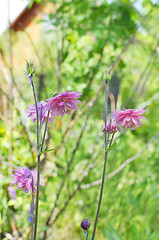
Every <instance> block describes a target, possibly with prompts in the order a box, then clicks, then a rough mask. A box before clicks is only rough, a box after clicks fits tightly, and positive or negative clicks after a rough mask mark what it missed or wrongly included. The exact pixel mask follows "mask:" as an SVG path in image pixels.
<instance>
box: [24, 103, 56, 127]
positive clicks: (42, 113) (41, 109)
mask: <svg viewBox="0 0 159 240" xmlns="http://www.w3.org/2000/svg"><path fill="white" fill-rule="evenodd" d="M37 105H38V116H39V120H40V119H41V123H42V125H43V124H44V123H45V122H46V120H47V115H48V110H47V108H46V102H45V101H41V102H39V103H38V104H37ZM27 107H28V109H27V110H26V113H29V115H28V117H30V118H31V119H32V122H35V121H36V119H37V115H36V106H35V104H34V105H27ZM48 121H49V122H52V121H53V117H52V112H51V111H50V114H49V119H48Z"/></svg>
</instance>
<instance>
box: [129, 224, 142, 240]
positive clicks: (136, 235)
mask: <svg viewBox="0 0 159 240" xmlns="http://www.w3.org/2000/svg"><path fill="white" fill-rule="evenodd" d="M131 240H140V235H139V232H138V230H137V227H136V223H135V222H133V224H132V226H131Z"/></svg>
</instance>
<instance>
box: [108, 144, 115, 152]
mask: <svg viewBox="0 0 159 240" xmlns="http://www.w3.org/2000/svg"><path fill="white" fill-rule="evenodd" d="M116 144H117V143H116V142H115V143H113V144H112V145H111V146H110V147H109V148H108V149H107V152H109V151H110V150H111V149H112V148H113V147H114V146H115V145H116Z"/></svg>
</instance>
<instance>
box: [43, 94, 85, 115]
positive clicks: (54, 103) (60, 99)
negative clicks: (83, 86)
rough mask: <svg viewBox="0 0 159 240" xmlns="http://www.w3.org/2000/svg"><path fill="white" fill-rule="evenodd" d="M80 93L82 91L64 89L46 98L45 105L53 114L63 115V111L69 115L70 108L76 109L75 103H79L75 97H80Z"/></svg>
mask: <svg viewBox="0 0 159 240" xmlns="http://www.w3.org/2000/svg"><path fill="white" fill-rule="evenodd" d="M80 95H82V93H79V92H70V91H66V92H63V93H60V94H59V95H58V96H55V97H51V98H49V99H47V100H46V101H47V104H46V106H47V108H48V110H51V111H52V113H53V116H60V115H61V116H63V115H64V114H65V113H66V114H67V115H70V114H71V111H72V110H74V111H77V106H76V104H77V103H80V101H79V100H77V98H80Z"/></svg>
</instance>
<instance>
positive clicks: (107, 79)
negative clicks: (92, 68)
mask: <svg viewBox="0 0 159 240" xmlns="http://www.w3.org/2000/svg"><path fill="white" fill-rule="evenodd" d="M110 69H111V68H106V70H105V73H104V80H105V81H106V82H109V81H110V80H111V74H110Z"/></svg>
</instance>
